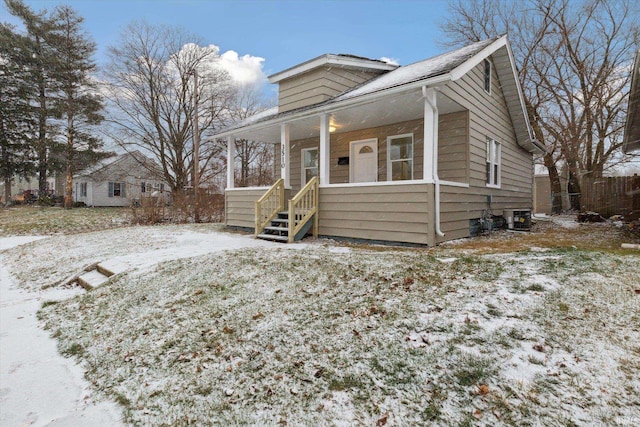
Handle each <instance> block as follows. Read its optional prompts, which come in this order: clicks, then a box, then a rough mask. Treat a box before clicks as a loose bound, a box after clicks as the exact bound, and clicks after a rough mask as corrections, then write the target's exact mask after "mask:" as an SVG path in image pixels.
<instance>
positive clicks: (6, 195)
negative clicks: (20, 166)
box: [2, 145, 11, 207]
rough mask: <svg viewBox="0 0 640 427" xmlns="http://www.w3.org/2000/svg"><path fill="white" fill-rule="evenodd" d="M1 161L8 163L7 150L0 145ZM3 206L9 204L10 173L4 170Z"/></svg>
mask: <svg viewBox="0 0 640 427" xmlns="http://www.w3.org/2000/svg"><path fill="white" fill-rule="evenodd" d="M2 161H3V162H4V163H5V165H7V166H8V165H9V152H8V150H7V147H5V146H4V145H3V146H2ZM4 172H5V173H4V206H5V207H9V206H11V175H10V174H9V173H8V172H9V171H4Z"/></svg>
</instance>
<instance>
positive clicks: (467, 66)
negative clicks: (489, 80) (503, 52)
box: [451, 35, 508, 81]
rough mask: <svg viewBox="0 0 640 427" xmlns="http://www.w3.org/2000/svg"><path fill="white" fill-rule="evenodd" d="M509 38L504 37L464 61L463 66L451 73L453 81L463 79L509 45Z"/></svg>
mask: <svg viewBox="0 0 640 427" xmlns="http://www.w3.org/2000/svg"><path fill="white" fill-rule="evenodd" d="M507 44H508V43H507V36H506V35H505V36H502V37H500V38H499V39H498V40H496V41H495V42H493V43H491V44H490V45H489V46H487V47H485V48H484V49H482V50H481V51H480V52H478V53H476V54H475V55H473V56H472V57H471V58H469V59H467V60H466V61H464V62H463V63H462V64H460V65H458V66H457V67H456V68H454V69H453V70H452V71H451V79H452V80H453V81H455V80H458V79H460V78H462V76H464V75H465V74H467V73H468V72H469V71H471V70H472V69H474V68H475V67H476V66H477V65H478V64H480V63H481V62H482V61H483V60H484V59H485V58H488V57H489V56H490V55H491V54H492V53H494V52H495V51H496V50H498V49H500V48H501V47H503V46H505V45H507Z"/></svg>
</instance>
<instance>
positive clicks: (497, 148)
mask: <svg viewBox="0 0 640 427" xmlns="http://www.w3.org/2000/svg"><path fill="white" fill-rule="evenodd" d="M500 158H501V145H500V143H499V142H496V140H495V139H493V138H489V137H487V187H500V172H501V166H500Z"/></svg>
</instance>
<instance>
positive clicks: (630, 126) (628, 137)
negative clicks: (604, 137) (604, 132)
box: [622, 50, 640, 153]
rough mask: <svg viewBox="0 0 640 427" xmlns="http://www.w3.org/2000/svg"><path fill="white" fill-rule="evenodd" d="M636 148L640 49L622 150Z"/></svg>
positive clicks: (639, 118) (639, 117)
mask: <svg viewBox="0 0 640 427" xmlns="http://www.w3.org/2000/svg"><path fill="white" fill-rule="evenodd" d="M634 150H640V50H638V51H637V52H636V58H635V61H634V63H633V69H632V71H631V90H630V92H629V106H628V107H627V122H626V124H625V128H624V142H623V145H622V151H624V152H625V153H629V152H631V151H634Z"/></svg>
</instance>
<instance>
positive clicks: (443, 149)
mask: <svg viewBox="0 0 640 427" xmlns="http://www.w3.org/2000/svg"><path fill="white" fill-rule="evenodd" d="M438 177H439V178H440V179H442V180H446V181H455V182H461V183H469V112H468V111H460V112H457V113H450V114H443V115H441V116H440V118H439V120H438Z"/></svg>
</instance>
